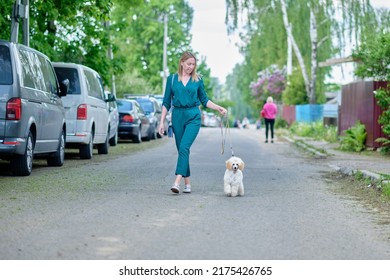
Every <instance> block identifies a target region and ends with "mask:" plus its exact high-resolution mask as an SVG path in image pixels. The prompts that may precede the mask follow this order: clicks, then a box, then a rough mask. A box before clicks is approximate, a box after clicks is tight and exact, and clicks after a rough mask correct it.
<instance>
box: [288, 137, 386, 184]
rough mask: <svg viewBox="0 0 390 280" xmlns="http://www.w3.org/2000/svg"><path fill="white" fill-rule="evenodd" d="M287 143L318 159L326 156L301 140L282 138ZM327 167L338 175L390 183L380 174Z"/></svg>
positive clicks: (335, 166)
mask: <svg viewBox="0 0 390 280" xmlns="http://www.w3.org/2000/svg"><path fill="white" fill-rule="evenodd" d="M283 137H284V138H285V139H286V140H287V141H288V142H290V143H292V144H296V145H298V146H299V147H301V148H303V149H305V150H307V151H309V152H311V153H313V154H314V155H316V156H317V157H318V158H327V155H326V154H324V153H321V152H319V151H317V150H315V149H313V148H311V147H310V146H309V145H308V144H306V143H305V142H304V141H303V140H300V141H299V142H298V141H296V140H295V139H291V138H289V137H287V136H283ZM329 167H330V168H332V169H333V170H335V171H337V172H340V173H343V174H345V175H348V176H353V175H355V174H357V173H359V172H360V173H361V174H362V175H363V177H365V178H369V179H370V180H371V181H372V182H374V181H375V182H381V183H385V184H388V183H389V182H390V181H388V180H384V178H383V177H382V175H380V174H377V173H374V172H371V171H368V170H359V169H354V168H351V167H340V166H338V165H334V164H329Z"/></svg>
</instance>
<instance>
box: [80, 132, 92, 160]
mask: <svg viewBox="0 0 390 280" xmlns="http://www.w3.org/2000/svg"><path fill="white" fill-rule="evenodd" d="M79 153H80V158H81V159H91V158H92V155H93V133H92V135H91V137H90V138H89V143H88V144H83V145H81V146H80V149H79Z"/></svg>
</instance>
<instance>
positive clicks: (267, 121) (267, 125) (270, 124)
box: [264, 119, 275, 140]
mask: <svg viewBox="0 0 390 280" xmlns="http://www.w3.org/2000/svg"><path fill="white" fill-rule="evenodd" d="M264 121H265V139H266V140H268V130H271V139H274V124H275V119H264Z"/></svg>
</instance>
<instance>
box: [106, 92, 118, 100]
mask: <svg viewBox="0 0 390 280" xmlns="http://www.w3.org/2000/svg"><path fill="white" fill-rule="evenodd" d="M115 101H116V98H115V96H114V95H113V94H112V93H110V94H108V96H107V99H106V102H115Z"/></svg>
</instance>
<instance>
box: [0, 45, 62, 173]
mask: <svg viewBox="0 0 390 280" xmlns="http://www.w3.org/2000/svg"><path fill="white" fill-rule="evenodd" d="M65 95H66V81H64V82H63V83H61V89H60V85H59V83H58V81H57V77H56V74H55V72H54V69H53V66H52V64H51V62H50V61H49V59H48V57H47V56H45V55H44V54H42V53H40V52H38V51H36V50H34V49H31V48H29V47H26V46H24V45H19V44H15V43H11V42H7V41H3V40H0V158H1V159H4V160H9V161H10V166H11V171H12V172H13V174H14V175H18V176H27V175H30V174H31V170H32V166H33V159H34V158H35V157H39V156H44V157H46V158H47V163H48V165H50V166H62V165H63V163H64V158H65V137H66V122H65V111H64V107H63V105H62V100H61V98H60V97H61V96H65Z"/></svg>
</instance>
